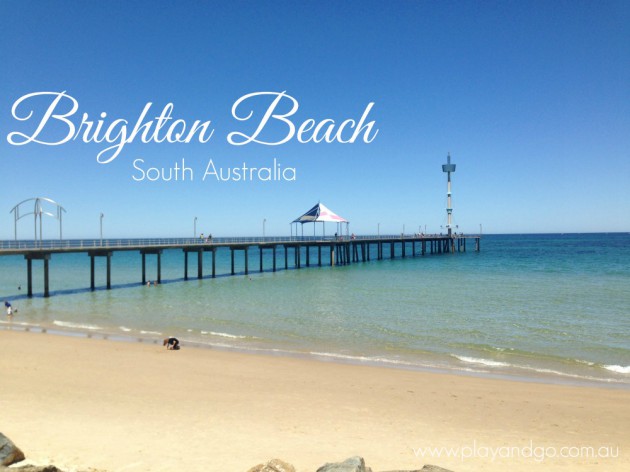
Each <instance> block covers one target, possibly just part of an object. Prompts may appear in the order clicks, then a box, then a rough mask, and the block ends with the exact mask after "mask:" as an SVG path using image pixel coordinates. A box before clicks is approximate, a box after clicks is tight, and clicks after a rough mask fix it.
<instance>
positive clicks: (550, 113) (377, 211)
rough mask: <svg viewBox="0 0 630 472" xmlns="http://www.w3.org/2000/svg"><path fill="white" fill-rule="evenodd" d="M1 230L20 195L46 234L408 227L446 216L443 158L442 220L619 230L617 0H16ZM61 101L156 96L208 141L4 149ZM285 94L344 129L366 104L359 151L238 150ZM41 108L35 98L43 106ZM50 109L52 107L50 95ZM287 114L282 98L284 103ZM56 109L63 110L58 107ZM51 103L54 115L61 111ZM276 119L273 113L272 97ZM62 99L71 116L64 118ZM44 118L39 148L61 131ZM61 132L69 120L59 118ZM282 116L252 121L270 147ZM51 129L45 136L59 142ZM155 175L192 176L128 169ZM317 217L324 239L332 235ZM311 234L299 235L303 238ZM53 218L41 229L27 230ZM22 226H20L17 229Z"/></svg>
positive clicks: (6, 78) (625, 6)
mask: <svg viewBox="0 0 630 472" xmlns="http://www.w3.org/2000/svg"><path fill="white" fill-rule="evenodd" d="M0 22H1V28H0V52H1V55H0V56H1V57H2V65H1V66H0V85H1V87H0V137H1V139H0V169H1V171H2V177H3V178H2V186H1V190H0V239H11V238H13V217H12V214H10V210H11V208H13V206H14V205H15V204H17V203H18V202H20V201H22V200H24V199H27V198H30V197H35V196H44V197H49V198H52V199H53V200H56V201H58V202H59V203H61V204H62V205H63V206H64V207H65V208H66V209H67V213H66V214H65V215H64V237H68V238H92V237H98V232H99V215H100V213H101V212H103V213H104V214H105V219H104V232H105V236H106V237H127V236H191V235H192V232H193V219H194V217H195V216H196V217H197V218H198V221H197V232H201V231H203V232H205V233H212V234H214V235H216V236H227V235H259V234H260V233H261V232H262V220H263V218H264V219H266V220H267V223H266V230H267V231H266V232H267V235H284V234H288V232H289V222H290V221H291V220H292V219H293V218H295V217H297V216H299V215H300V214H301V213H303V212H304V211H306V210H307V209H309V208H310V207H311V206H312V205H314V204H315V203H316V202H317V201H321V202H322V203H325V204H326V205H327V206H329V207H330V208H331V209H332V210H334V211H336V212H337V213H339V214H341V215H342V216H344V217H346V218H348V219H349V220H351V227H350V229H351V231H354V232H356V233H358V234H359V233H375V232H376V229H377V224H378V223H380V228H381V233H400V232H401V231H402V227H403V225H405V228H406V230H407V232H414V231H417V229H418V227H419V226H420V225H422V228H423V229H424V225H426V227H427V230H428V231H429V232H439V231H440V226H441V225H442V226H443V225H445V224H446V214H445V208H446V177H445V174H443V173H442V171H441V165H442V164H443V163H445V161H446V155H447V153H448V152H450V153H451V156H452V159H453V162H454V163H455V164H457V171H456V172H455V174H454V175H453V207H454V213H453V215H454V224H457V225H458V229H459V230H463V231H465V232H476V231H478V230H479V224H480V223H482V224H483V228H484V232H493V233H504V232H507V233H515V232H581V231H584V232H591V231H630V3H629V2H627V1H601V2H592V1H589V2H582V1H571V2H563V1H558V2H546V1H518V2H516V1H502V2H442V1H439V2H438V1H413V2H412V1H347V2H339V1H317V2H315V1H313V2H294V1H287V2H279V1H268V2H253V1H252V2H238V1H237V2H234V1H229V2H228V1H224V2H209V1H206V2H202V1H178V2H174V1H147V2H127V1H107V2H105V1H102V2H97V1H91V2H84V1H56V2H52V1H51V2H39V1H22V0H20V1H17V0H4V1H2V2H0ZM62 91H66V93H67V94H68V95H70V96H72V97H74V98H75V99H76V100H77V102H78V104H79V110H78V112H77V113H75V115H73V116H72V117H70V118H69V119H70V120H72V121H73V122H74V124H75V125H77V126H78V125H79V123H80V121H81V117H82V115H83V113H87V114H88V115H89V119H90V120H98V119H99V118H100V114H101V113H102V112H106V113H107V118H106V119H105V127H107V126H109V124H111V122H112V121H113V120H114V119H117V118H122V119H125V120H127V121H128V122H129V123H130V125H129V128H130V129H131V128H133V125H134V124H135V122H136V121H137V119H138V117H139V115H140V112H141V111H142V109H143V108H144V107H145V105H146V104H147V103H148V102H152V103H153V105H152V108H151V111H150V113H149V115H148V117H147V120H146V121H148V120H151V119H153V118H155V117H156V116H157V115H158V114H159V113H160V112H161V110H162V109H163V108H164V106H165V105H167V104H168V103H172V104H173V107H174V108H173V113H172V116H173V118H174V119H177V118H180V119H183V120H184V121H185V122H186V123H187V124H188V125H189V126H190V125H191V124H192V123H193V122H194V121H195V120H201V121H208V120H211V122H212V123H211V128H213V129H214V134H213V135H212V138H211V139H210V140H209V141H208V142H207V143H205V144H201V143H199V142H196V143H194V142H191V143H188V144H186V143H154V142H152V143H146V144H145V143H142V142H141V141H140V139H139V138H138V139H136V140H135V141H134V142H133V143H130V144H127V145H125V147H124V149H123V151H122V152H121V154H120V156H118V157H117V158H116V159H115V160H113V161H112V162H111V163H109V164H99V163H98V162H97V159H96V157H97V154H98V153H99V152H101V151H102V150H103V149H104V148H105V147H107V146H108V145H106V143H95V142H89V143H84V142H82V140H81V138H80V137H79V138H77V139H76V140H74V141H70V142H67V143H65V144H60V145H56V146H46V145H42V144H37V143H29V144H26V145H23V146H15V145H12V144H10V143H9V142H8V140H7V138H8V136H9V134H10V133H15V132H19V133H24V134H26V135H29V134H33V133H34V132H35V129H36V126H37V123H39V122H40V121H41V119H42V116H43V113H44V111H45V110H46V108H47V107H48V105H49V103H50V98H48V99H47V98H46V97H41V96H40V97H38V98H36V99H31V100H30V101H29V102H28V104H27V102H24V103H23V107H22V108H19V109H18V113H19V114H21V116H25V115H27V114H28V112H29V111H30V110H31V109H32V111H33V116H32V118H31V119H30V120H26V121H19V120H17V119H15V118H14V116H13V115H12V107H13V105H14V103H15V102H16V101H18V100H19V99H20V98H21V97H23V96H25V95H28V94H31V93H36V92H62ZM264 91H266V92H282V91H286V93H287V94H288V95H290V96H292V97H294V98H295V99H296V100H297V101H298V102H299V109H298V111H297V112H296V113H295V114H294V115H293V116H292V117H291V120H292V121H293V122H294V123H295V124H296V126H299V125H300V124H301V123H302V122H304V121H305V120H307V119H309V118H313V119H314V120H316V121H317V122H319V121H322V120H324V119H332V120H334V121H335V123H336V124H337V125H338V124H340V123H341V122H343V121H344V120H346V119H348V118H352V119H355V120H358V119H359V118H360V117H361V115H362V113H363V111H364V109H365V108H366V106H367V105H368V104H369V103H371V102H374V106H373V108H372V109H371V111H370V113H369V117H368V121H371V120H374V121H375V124H374V129H378V134H377V135H376V137H375V138H374V139H373V141H372V142H370V143H365V142H362V141H361V140H360V139H359V140H357V141H356V142H354V143H347V144H341V143H336V142H335V143H325V142H323V143H313V142H309V143H300V142H298V141H297V140H296V139H295V138H294V139H292V140H291V141H289V142H287V143H285V144H281V145H278V146H268V145H263V144H256V143H250V144H247V145H244V146H235V145H232V144H230V143H229V142H228V141H227V136H228V134H229V133H231V132H234V131H238V132H242V133H246V134H247V133H249V134H251V133H253V131H254V129H255V128H256V124H257V123H258V122H259V121H260V119H261V116H262V114H264V112H265V110H266V108H267V106H268V105H269V103H270V100H269V99H268V98H265V97H258V98H256V99H255V100H253V101H252V102H251V103H249V104H248V105H247V106H244V107H243V108H242V109H240V110H239V114H240V115H246V114H247V113H248V112H249V111H250V110H251V111H252V112H253V116H252V118H251V119H250V120H248V121H244V122H241V121H238V120H236V119H235V118H234V117H233V116H232V105H233V104H234V103H235V102H236V101H237V100H238V99H239V98H241V97H243V96H245V95H247V94H250V93H255V92H264ZM46 100H48V102H46ZM64 103H65V102H64ZM280 106H281V107H283V109H284V111H285V112H286V111H288V109H289V108H290V107H289V103H288V101H287V102H285V101H283V102H281V104H280ZM59 110H60V109H59ZM59 110H58V111H59ZM278 110H279V109H278ZM66 111H67V110H66ZM63 129H64V127H63V126H62V125H61V126H60V123H56V124H55V122H54V121H53V120H51V121H50V122H49V124H48V125H47V127H46V128H45V129H44V131H43V132H42V135H41V136H42V139H49V140H51V141H52V140H54V139H59V136H63V135H64V132H63ZM66 130H67V129H66ZM284 131H285V129H284V128H283V126H281V125H280V124H279V123H276V124H275V126H269V127H268V128H266V129H265V130H264V132H265V133H266V136H267V138H268V139H270V140H271V139H280V138H279V137H280V136H282V135H283V134H284ZM55 137H56V138H55ZM274 158H275V159H276V160H277V162H279V163H280V164H281V165H282V166H283V167H294V168H296V170H297V180H296V181H294V182H284V181H280V182H261V181H259V180H257V179H255V180H254V181H251V182H250V181H248V182H217V181H216V179H215V178H212V177H211V178H210V179H207V180H206V181H202V176H203V174H204V171H205V169H206V165H207V163H208V161H209V159H212V160H213V162H214V163H215V166H216V167H217V168H218V167H223V168H227V167H235V166H239V167H242V165H243V162H245V163H246V164H247V165H248V166H249V167H268V166H270V165H271V164H272V162H273V159H274ZM136 159H143V160H144V164H142V165H141V166H142V167H144V168H145V170H146V169H147V168H149V167H158V168H161V167H166V168H169V167H172V166H173V165H174V163H175V162H181V159H185V162H186V165H187V166H189V167H191V168H192V169H193V171H194V180H192V181H190V180H187V181H178V182H174V181H171V182H148V181H146V180H145V181H141V182H138V181H135V180H134V179H133V176H134V175H135V176H137V177H139V176H140V174H139V172H138V171H136V170H134V166H133V162H134V161H135V160H136ZM333 230H334V229H333V227H332V226H331V227H330V229H329V231H333ZM305 231H306V234H309V232H310V231H311V230H310V229H305ZM56 234H57V225H56V222H55V221H54V220H52V219H50V220H48V221H46V220H45V221H44V237H56ZM32 235H33V223H32V220H31V219H30V218H28V219H26V218H25V219H23V220H21V221H20V222H19V225H18V236H19V237H24V238H30V237H32Z"/></svg>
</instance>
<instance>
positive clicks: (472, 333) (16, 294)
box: [0, 233, 630, 386]
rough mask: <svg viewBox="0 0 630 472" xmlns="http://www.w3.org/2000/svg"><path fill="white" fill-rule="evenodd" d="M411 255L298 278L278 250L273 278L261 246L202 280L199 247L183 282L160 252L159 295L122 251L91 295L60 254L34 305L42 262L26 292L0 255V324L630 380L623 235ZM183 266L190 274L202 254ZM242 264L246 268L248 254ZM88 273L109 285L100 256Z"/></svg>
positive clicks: (77, 269) (76, 261) (175, 261)
mask: <svg viewBox="0 0 630 472" xmlns="http://www.w3.org/2000/svg"><path fill="white" fill-rule="evenodd" d="M469 242H472V241H469ZM418 246H419V245H418ZM385 248H386V250H385V251H384V254H385V256H386V257H389V248H388V247H387V246H385ZM410 248H411V245H409V246H408V249H407V255H408V256H407V257H406V258H405V259H402V258H400V257H399V256H400V254H399V253H400V248H399V247H398V248H397V256H398V257H397V258H395V259H393V260H389V259H385V260H382V261H377V260H374V259H375V255H376V251H375V248H373V250H372V251H373V252H372V261H369V262H361V263H354V264H352V265H349V266H337V267H334V268H331V267H327V266H324V267H321V268H319V267H310V268H306V267H303V268H302V269H300V270H295V269H290V270H283V269H284V251H283V250H282V249H281V248H279V250H278V253H277V266H278V272H275V273H273V272H271V271H269V270H267V269H270V268H271V259H270V257H271V252H270V251H267V252H266V254H265V258H264V265H265V268H266V271H265V272H264V273H262V274H261V273H258V272H257V270H258V265H259V255H258V252H257V250H256V249H254V248H252V249H250V251H249V269H250V274H249V276H245V275H244V274H243V273H242V272H241V274H238V275H236V276H234V277H231V276H228V274H229V272H230V259H229V251H228V250H227V249H224V250H219V251H218V253H217V254H218V260H217V275H218V276H217V278H215V279H212V278H210V277H208V275H209V273H210V270H211V265H210V264H211V256H210V254H207V255H206V256H205V259H204V279H202V280H197V279H196V278H191V280H189V281H183V279H182V278H183V270H184V268H183V264H184V262H183V253H182V251H181V250H172V251H165V252H164V254H163V256H162V279H163V283H162V284H161V285H158V286H152V287H146V286H142V285H141V284H140V280H141V258H140V255H139V254H137V253H133V252H128V253H125V252H117V253H115V255H114V257H113V258H112V283H113V286H114V289H113V290H104V289H103V288H99V289H97V290H96V291H94V292H92V291H90V290H89V281H90V278H89V277H90V273H89V269H90V259H89V257H87V256H86V255H85V254H67V255H56V254H55V255H53V256H52V260H51V263H50V277H51V281H50V288H51V294H52V296H51V297H50V298H43V297H42V296H41V293H42V292H43V275H42V268H41V263H38V262H39V261H36V262H34V292H35V294H36V296H35V297H33V298H32V299H29V298H27V297H26V296H25V292H26V262H25V261H24V258H23V257H22V256H6V257H0V294H1V295H0V296H2V297H3V298H5V299H9V300H11V301H12V303H13V305H14V307H16V308H18V313H17V315H16V316H15V319H14V322H13V324H12V326H10V325H9V324H8V322H6V321H5V320H4V319H3V321H2V323H0V328H3V329H9V328H10V327H11V329H27V328H28V329H30V330H35V331H36V330H42V329H46V330H47V331H49V332H52V331H56V332H67V333H91V335H92V336H96V335H106V336H110V337H121V338H128V339H138V338H141V339H143V340H155V339H161V337H163V336H166V335H174V336H177V337H179V338H180V340H181V341H182V343H183V345H184V346H186V344H188V345H207V346H215V347H223V348H238V349H246V350H261V351H263V352H273V353H280V354H283V353H284V354H287V355H306V356H314V357H317V358H320V359H330V360H338V361H349V362H369V363H377V364H382V365H386V366H398V367H405V368H420V369H427V368H428V369H439V370H449V371H457V372H469V373H480V374H483V375H500V376H517V377H526V378H537V379H541V378H542V379H545V380H550V381H567V382H598V383H602V384H607V385H620V386H630V235H629V234H619V233H618V234H568V235H488V236H484V238H483V239H482V241H481V252H474V250H473V245H472V244H469V245H468V252H466V253H458V254H442V255H426V256H420V255H418V256H417V257H410V256H409V254H410V252H411V251H410ZM418 249H419V247H418ZM311 257H312V262H316V257H317V256H316V252H312V253H311ZM303 260H304V256H303ZM323 260H324V261H327V260H328V259H327V257H325V256H324V257H323ZM292 262H293V260H292V256H291V253H290V260H289V265H290V267H291V266H292ZM189 264H190V266H189V267H190V268H189V275H190V276H191V277H193V276H196V257H191V258H190V261H189ZM303 264H304V263H303ZM236 267H237V271H238V270H240V271H242V270H243V267H244V262H243V254H242V253H237V256H236ZM96 274H97V279H96V283H97V285H100V286H104V285H105V261H104V260H98V259H97V271H96ZM155 278H156V263H155V256H147V279H149V280H154V279H155ZM19 286H21V289H20V290H18V287H19ZM3 318H4V317H3Z"/></svg>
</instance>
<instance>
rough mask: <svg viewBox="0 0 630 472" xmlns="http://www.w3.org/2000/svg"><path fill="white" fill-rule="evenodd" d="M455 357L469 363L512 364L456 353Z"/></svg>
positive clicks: (507, 365) (487, 364) (494, 365)
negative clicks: (457, 354)
mask: <svg viewBox="0 0 630 472" xmlns="http://www.w3.org/2000/svg"><path fill="white" fill-rule="evenodd" d="M454 357H455V358H456V359H459V360H460V361H462V362H466V363H468V364H480V365H485V366H488V367H509V366H510V364H508V363H506V362H498V361H491V360H490V359H478V358H476V357H467V356H456V355H454Z"/></svg>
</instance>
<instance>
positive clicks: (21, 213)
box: [10, 197, 66, 243]
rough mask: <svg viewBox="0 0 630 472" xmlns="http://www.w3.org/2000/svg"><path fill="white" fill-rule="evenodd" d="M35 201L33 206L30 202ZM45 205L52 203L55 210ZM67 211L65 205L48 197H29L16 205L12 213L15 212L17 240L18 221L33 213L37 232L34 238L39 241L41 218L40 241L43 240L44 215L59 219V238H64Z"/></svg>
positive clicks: (14, 226)
mask: <svg viewBox="0 0 630 472" xmlns="http://www.w3.org/2000/svg"><path fill="white" fill-rule="evenodd" d="M30 202H33V206H32V207H31V206H29V205H28V203H30ZM45 205H50V206H52V207H54V210H53V211H54V212H55V213H52V212H51V211H47V210H46V208H45ZM31 208H32V209H31ZM65 211H66V209H65V208H64V207H62V206H61V205H60V204H59V203H57V202H55V201H54V200H51V199H50V198H46V197H34V198H28V199H26V200H24V201H21V202H20V203H18V204H17V205H15V206H14V207H13V208H12V209H11V211H10V213H13V232H14V237H15V240H16V241H17V222H18V221H19V220H21V219H22V218H24V217H26V216H29V215H33V220H34V224H35V233H34V237H33V240H34V241H37V240H38V238H37V219H38V218H39V242H40V243H41V241H42V217H43V216H52V217H53V218H56V219H58V220H59V240H60V241H61V240H62V239H63V232H62V231H63V227H62V215H63V213H64V212H65Z"/></svg>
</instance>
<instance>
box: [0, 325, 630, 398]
mask: <svg viewBox="0 0 630 472" xmlns="http://www.w3.org/2000/svg"><path fill="white" fill-rule="evenodd" d="M0 331H23V332H32V333H44V334H51V335H53V336H63V337H72V338H87V339H101V340H109V341H114V342H124V343H144V344H159V343H160V342H161V339H162V337H164V336H167V334H165V333H156V332H155V333H154V332H146V333H141V335H140V336H136V335H130V334H125V333H124V332H123V333H112V332H107V331H106V330H102V329H101V330H94V331H90V330H88V329H80V328H75V329H72V328H66V329H64V327H63V326H61V327H54V328H49V327H42V326H40V325H35V324H31V323H27V322H15V321H14V322H13V323H9V322H5V321H0ZM155 336H158V337H159V339H158V338H157V337H155ZM179 339H180V342H182V346H186V347H191V348H195V349H209V350H219V351H225V352H235V353H242V354H253V355H261V356H270V357H289V358H294V359H307V360H308V359H311V360H316V361H320V362H330V363H336V364H343V365H357V366H363V365H365V366H372V367H381V368H386V369H396V370H407V371H412V372H421V373H422V372H427V373H434V374H444V375H455V376H460V375H461V376H465V377H473V378H480V379H495V380H505V381H513V382H532V383H540V384H545V385H566V386H570V387H572V386H573V387H594V388H610V389H614V390H629V391H630V383H628V382H625V381H624V380H623V379H612V378H609V379H599V378H595V377H585V376H579V375H573V374H569V373H562V372H556V371H538V370H536V369H532V370H530V371H528V372H527V373H519V372H518V370H519V367H517V366H512V368H511V369H507V370H506V371H503V372H500V371H492V370H480V369H474V368H473V367H472V366H470V367H458V366H455V365H444V366H440V365H431V364H421V363H417V362H416V363H413V362H408V361H392V360H389V359H386V358H383V357H379V358H374V357H369V356H352V355H345V354H341V353H329V352H314V351H303V352H302V351H294V350H286V349H280V348H260V347H254V346H237V345H231V344H225V343H219V342H200V341H196V340H190V339H185V338H184V337H182V336H179ZM455 357H457V356H455ZM488 367H491V366H488ZM528 374H529V375H528Z"/></svg>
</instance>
